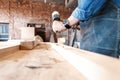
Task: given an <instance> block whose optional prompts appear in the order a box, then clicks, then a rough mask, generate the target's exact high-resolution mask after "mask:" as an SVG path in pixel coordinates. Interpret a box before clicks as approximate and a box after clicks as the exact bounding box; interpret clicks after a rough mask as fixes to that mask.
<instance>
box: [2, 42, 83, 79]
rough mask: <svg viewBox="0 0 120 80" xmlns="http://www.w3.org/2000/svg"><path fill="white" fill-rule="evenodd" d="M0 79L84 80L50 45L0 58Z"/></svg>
mask: <svg viewBox="0 0 120 80" xmlns="http://www.w3.org/2000/svg"><path fill="white" fill-rule="evenodd" d="M0 72H1V73H0V80H85V78H84V76H83V75H82V74H80V73H79V72H78V71H77V70H76V69H75V68H74V67H73V66H72V65H71V64H69V63H68V62H67V61H66V60H65V59H64V58H62V57H61V56H60V55H59V54H58V53H57V52H56V51H55V50H54V49H52V48H51V46H50V45H45V44H43V45H39V46H37V47H36V48H35V49H34V50H20V51H17V52H15V53H13V54H9V55H6V56H3V57H1V58H0Z"/></svg>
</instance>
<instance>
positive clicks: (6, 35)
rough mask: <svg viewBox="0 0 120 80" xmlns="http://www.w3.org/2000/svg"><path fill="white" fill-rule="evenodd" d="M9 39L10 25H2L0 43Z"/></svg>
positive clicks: (0, 27) (0, 26)
mask: <svg viewBox="0 0 120 80" xmlns="http://www.w3.org/2000/svg"><path fill="white" fill-rule="evenodd" d="M8 38H9V24H8V23H0V41H6V40H8Z"/></svg>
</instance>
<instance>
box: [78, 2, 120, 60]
mask: <svg viewBox="0 0 120 80" xmlns="http://www.w3.org/2000/svg"><path fill="white" fill-rule="evenodd" d="M80 28H81V35H82V37H81V41H80V48H81V49H84V50H88V51H92V52H96V53H99V54H104V55H107V56H111V57H116V58H118V56H119V53H120V8H118V7H117V6H115V4H113V3H112V2H111V1H108V2H106V4H105V6H104V7H103V8H102V9H101V10H100V11H99V12H98V13H97V14H96V15H95V16H94V17H92V18H91V19H89V20H88V21H84V22H81V23H80Z"/></svg>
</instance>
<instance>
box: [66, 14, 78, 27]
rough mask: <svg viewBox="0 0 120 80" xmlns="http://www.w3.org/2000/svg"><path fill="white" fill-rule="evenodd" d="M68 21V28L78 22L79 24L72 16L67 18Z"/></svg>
mask: <svg viewBox="0 0 120 80" xmlns="http://www.w3.org/2000/svg"><path fill="white" fill-rule="evenodd" d="M68 20H69V25H70V26H74V25H76V24H77V23H78V22H80V20H79V19H77V18H75V17H73V16H70V17H69V18H68Z"/></svg>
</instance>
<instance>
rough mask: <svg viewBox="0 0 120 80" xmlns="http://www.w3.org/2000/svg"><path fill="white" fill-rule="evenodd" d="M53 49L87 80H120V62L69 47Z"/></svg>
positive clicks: (54, 46) (55, 47)
mask: <svg viewBox="0 0 120 80" xmlns="http://www.w3.org/2000/svg"><path fill="white" fill-rule="evenodd" d="M52 47H53V48H54V49H55V50H56V51H57V52H58V53H59V54H60V55H61V56H62V57H63V58H64V59H66V60H67V61H68V62H69V63H70V64H72V65H73V66H74V67H75V68H76V69H77V70H78V71H79V72H80V73H82V74H83V75H84V76H85V78H86V79H87V80H120V69H119V68H120V60H119V59H115V58H112V57H108V56H104V55H100V54H96V53H93V52H89V51H84V50H80V49H76V48H72V47H67V46H58V45H57V46H56V45H52Z"/></svg>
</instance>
